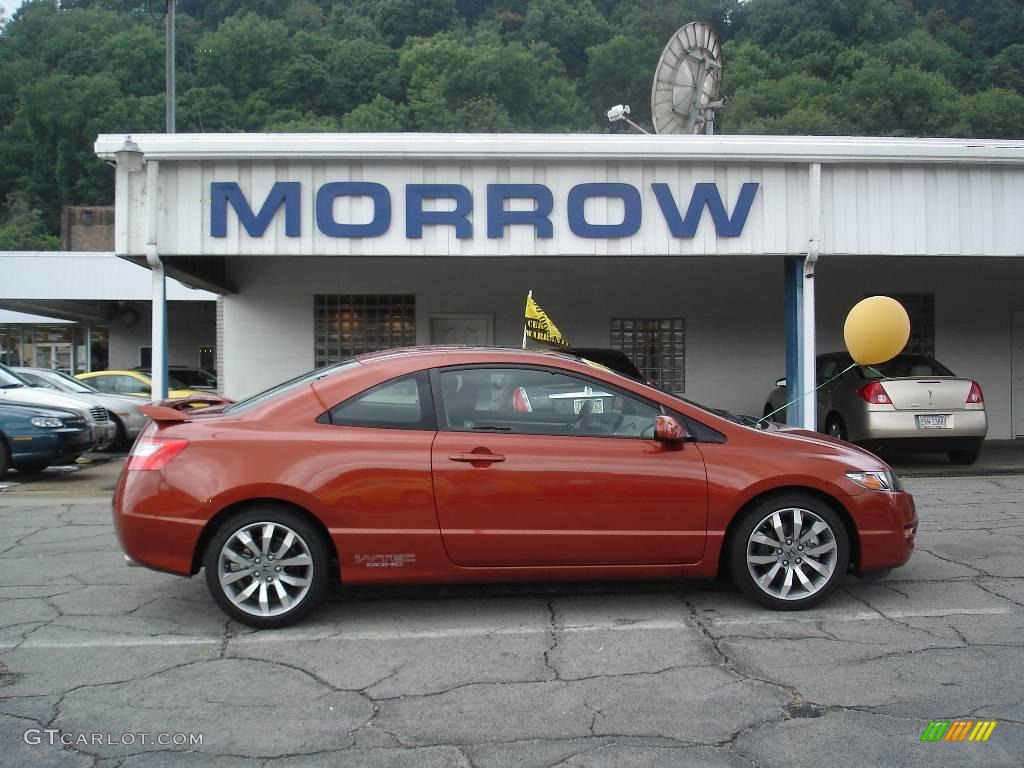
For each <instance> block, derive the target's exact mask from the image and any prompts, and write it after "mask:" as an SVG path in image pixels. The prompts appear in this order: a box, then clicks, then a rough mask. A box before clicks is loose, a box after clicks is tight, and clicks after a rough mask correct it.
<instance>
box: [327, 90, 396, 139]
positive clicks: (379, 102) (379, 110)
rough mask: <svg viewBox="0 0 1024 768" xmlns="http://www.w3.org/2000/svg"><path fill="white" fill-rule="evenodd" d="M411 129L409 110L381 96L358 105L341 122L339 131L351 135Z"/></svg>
mask: <svg viewBox="0 0 1024 768" xmlns="http://www.w3.org/2000/svg"><path fill="white" fill-rule="evenodd" d="M411 127H412V115H411V114H410V112H409V108H408V107H407V106H405V104H397V103H395V102H394V101H391V99H387V98H384V97H383V96H377V97H376V98H374V100H373V101H371V102H370V103H369V104H361V105H359V106H358V107H356V108H355V109H353V110H352V111H351V112H349V113H348V114H347V115H345V117H344V118H342V121H341V129H342V130H343V131H351V132H352V133H369V132H378V131H379V132H396V131H407V130H409V129H410V128H411Z"/></svg>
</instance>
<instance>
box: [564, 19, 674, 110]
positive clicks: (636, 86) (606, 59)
mask: <svg viewBox="0 0 1024 768" xmlns="http://www.w3.org/2000/svg"><path fill="white" fill-rule="evenodd" d="M660 53H661V52H660V51H659V49H658V47H657V45H654V44H652V41H651V40H650V39H646V38H637V37H626V36H625V35H616V36H615V37H613V38H612V39H611V40H609V41H608V42H606V43H601V44H600V45H595V46H593V47H591V48H588V49H587V73H586V76H585V77H584V80H583V82H584V92H585V93H586V95H587V105H588V106H589V107H590V109H591V111H592V113H593V115H594V118H595V119H597V120H602V119H604V115H605V113H606V112H607V111H608V108H609V107H611V106H613V105H615V104H629V105H630V109H631V119H632V120H633V121H634V122H637V123H640V124H641V125H644V124H646V125H649V124H650V122H651V86H652V84H653V79H654V69H655V66H657V63H658V57H659V56H660Z"/></svg>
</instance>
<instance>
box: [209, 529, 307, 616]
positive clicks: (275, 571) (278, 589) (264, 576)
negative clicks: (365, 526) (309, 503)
mask: <svg viewBox="0 0 1024 768" xmlns="http://www.w3.org/2000/svg"><path fill="white" fill-rule="evenodd" d="M217 562H218V566H217V575H218V580H219V582H220V587H221V589H222V590H223V592H224V595H225V596H226V597H227V598H228V599H229V600H231V602H232V603H233V604H234V605H235V607H236V608H238V610H240V611H242V612H244V613H246V614H249V615H250V616H279V615H281V614H283V613H287V612H288V611H289V610H291V609H292V608H293V607H294V606H296V605H297V604H299V603H301V602H302V600H303V599H304V598H305V597H306V595H307V593H308V592H309V590H310V586H311V585H312V584H313V576H314V574H313V557H312V555H311V553H310V548H309V545H308V544H307V543H306V541H305V540H304V539H303V538H302V536H300V535H299V534H298V533H296V532H295V531H294V530H292V529H291V528H289V527H288V526H287V525H283V524H281V523H274V522H269V521H261V522H255V523H250V524H248V525H246V526H244V527H242V528H239V529H238V530H237V531H235V532H234V533H233V534H231V535H230V536H229V537H228V539H227V541H225V542H224V545H223V546H222V547H221V550H220V555H219V557H218V558H217Z"/></svg>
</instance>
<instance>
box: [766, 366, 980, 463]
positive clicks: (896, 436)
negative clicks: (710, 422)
mask: <svg viewBox="0 0 1024 768" xmlns="http://www.w3.org/2000/svg"><path fill="white" fill-rule="evenodd" d="M851 365H853V360H852V359H851V358H850V356H849V355H848V354H846V353H845V352H835V353H831V354H826V355H819V356H818V361H817V371H816V373H817V380H818V381H817V383H818V386H819V389H818V390H817V399H818V430H819V431H820V432H825V433H826V434H828V435H831V436H832V437H836V438H839V439H840V440H848V441H849V442H851V443H857V444H858V445H862V446H864V447H866V448H869V449H872V450H878V449H880V448H886V447H891V448H910V449H916V450H920V451H941V452H944V453H946V454H947V455H948V456H949V459H950V461H952V462H953V463H954V464H973V463H974V462H975V461H977V459H978V453H979V452H980V450H981V444H982V442H984V440H985V434H986V433H987V432H988V417H987V416H986V413H985V398H984V395H983V394H982V392H981V387H980V386H979V385H978V382H976V381H973V380H971V379H965V378H961V377H958V376H956V375H955V374H954V373H953V372H952V371H951V370H949V369H948V368H947V367H946V366H944V365H942V363H940V362H938V361H937V360H935V359H933V358H931V357H926V356H924V355H913V354H901V355H897V356H896V357H895V358H893V359H892V360H890V361H889V362H887V363H882V364H880V365H872V366H868V365H857V366H853V368H852V369H850V370H846V369H847V368H850V366H851ZM844 371H845V373H844ZM775 384H776V387H775V389H774V390H773V391H772V392H771V394H769V396H768V402H767V403H766V404H765V407H764V413H765V416H767V415H768V414H770V413H772V412H774V411H775V410H776V409H778V408H781V407H782V406H783V405H784V404H785V403H786V380H785V379H779V380H778V381H777V382H775ZM780 418H781V416H780Z"/></svg>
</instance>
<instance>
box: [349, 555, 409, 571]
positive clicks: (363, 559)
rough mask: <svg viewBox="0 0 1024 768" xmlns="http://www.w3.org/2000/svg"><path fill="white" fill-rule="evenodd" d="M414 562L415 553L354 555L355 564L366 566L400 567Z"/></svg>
mask: <svg viewBox="0 0 1024 768" xmlns="http://www.w3.org/2000/svg"><path fill="white" fill-rule="evenodd" d="M415 562H416V555H411V554H403V555H359V554H357V555H356V565H365V566H366V567H367V568H401V567H402V566H404V565H409V564H412V563H415Z"/></svg>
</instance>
